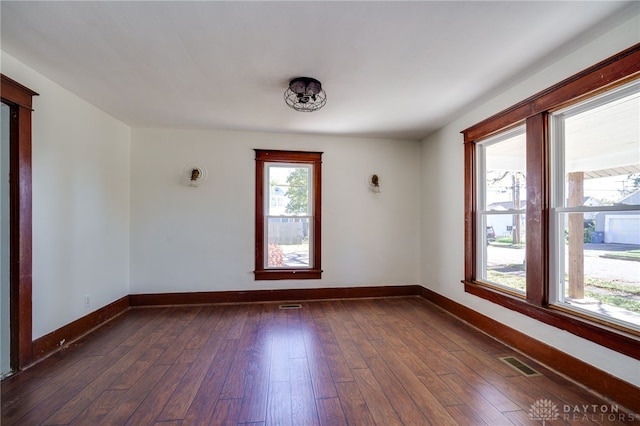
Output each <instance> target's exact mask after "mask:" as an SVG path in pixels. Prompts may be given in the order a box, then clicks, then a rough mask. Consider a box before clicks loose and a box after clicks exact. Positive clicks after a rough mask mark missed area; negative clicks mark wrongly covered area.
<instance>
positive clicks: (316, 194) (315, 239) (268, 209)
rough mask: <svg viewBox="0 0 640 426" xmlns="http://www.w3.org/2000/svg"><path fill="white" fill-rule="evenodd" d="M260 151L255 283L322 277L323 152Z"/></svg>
mask: <svg viewBox="0 0 640 426" xmlns="http://www.w3.org/2000/svg"><path fill="white" fill-rule="evenodd" d="M255 151H256V215H255V232H256V238H255V270H254V275H255V279H256V280H281V279H319V278H321V275H322V269H321V267H320V258H321V256H320V253H321V252H320V242H321V232H320V230H321V216H320V214H321V210H320V207H321V203H320V200H321V176H322V174H321V167H322V153H321V152H306V151H276V150H261V149H256V150H255Z"/></svg>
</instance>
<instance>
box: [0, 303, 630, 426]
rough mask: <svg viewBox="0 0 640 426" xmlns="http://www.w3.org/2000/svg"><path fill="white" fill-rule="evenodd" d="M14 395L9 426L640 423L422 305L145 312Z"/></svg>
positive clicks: (21, 379) (75, 348)
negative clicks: (540, 408) (523, 368)
mask: <svg viewBox="0 0 640 426" xmlns="http://www.w3.org/2000/svg"><path fill="white" fill-rule="evenodd" d="M503 356H516V357H517V358H518V359H520V360H521V361H523V362H525V363H527V364H528V365H529V366H531V367H533V368H534V369H536V370H537V371H539V372H540V373H542V375H540V376H534V377H525V376H524V375H522V374H520V373H519V372H518V371H516V370H514V369H513V368H511V367H510V366H508V365H506V364H505V363H504V362H502V361H500V360H499V357H503ZM1 398H2V407H1V408H2V413H1V422H0V423H1V424H2V425H3V426H8V425H21V426H24V425H27V426H29V425H163V426H169V425H294V426H298V425H331V426H338V425H384V426H389V425H437V426H441V425H512V424H515V425H530V424H572V425H577V424H579V425H614V424H625V423H630V424H631V423H634V420H635V421H640V418H637V419H635V418H634V417H632V416H633V414H632V413H629V412H626V411H624V410H623V408H622V407H617V408H618V410H619V411H618V412H616V413H615V415H614V413H612V412H611V410H615V408H616V406H615V404H613V407H612V404H611V403H610V402H608V401H605V400H603V399H602V398H601V397H599V396H597V395H595V394H592V393H591V392H589V391H588V390H586V389H584V388H582V387H581V386H578V385H576V384H575V383H573V382H571V381H569V380H567V379H565V378H563V377H561V376H559V375H557V374H555V373H553V372H551V371H549V370H548V369H546V368H545V367H543V366H541V365H538V364H537V363H535V362H534V361H532V360H530V359H527V358H526V357H524V356H522V355H520V354H518V353H516V352H514V351H513V350H511V349H509V348H507V347H506V346H504V345H502V344H500V343H499V342H497V341H495V340H493V339H491V338H489V337H488V336H486V335H484V334H483V333H481V332H479V331H477V330H476V329H474V328H472V327H470V326H468V325H467V324H465V323H463V322H461V321H459V320H457V319H455V318H454V317H452V316H450V315H449V314H447V313H445V312H444V311H442V310H440V309H439V308H437V307H436V306H435V305H432V304H431V303H429V302H427V301H425V300H424V299H421V298H418V297H401V298H380V299H356V300H332V301H317V302H302V308H301V309H279V304H277V303H263V304H260V303H256V304H239V305H205V306H187V307H184V306H183V307H162V308H137V309H131V310H129V311H127V312H125V313H124V314H123V315H121V316H119V317H118V318H116V319H114V320H113V321H111V322H109V323H107V324H106V325H104V326H103V327H101V328H100V329H98V330H97V331H96V332H94V333H92V334H91V335H89V336H87V337H85V338H84V339H82V340H80V341H78V342H76V343H74V344H72V345H71V346H70V347H69V348H66V349H64V350H63V351H61V352H58V353H56V354H54V355H53V356H51V357H49V358H47V359H46V360H44V361H42V362H41V363H39V364H37V365H35V366H33V367H32V368H30V369H28V370H26V371H24V372H22V373H20V374H17V375H15V376H13V377H10V378H8V379H6V380H4V381H3V382H2V392H1ZM541 401H545V402H547V403H548V404H552V406H551V411H546V412H544V413H543V414H538V419H537V420H535V419H532V416H531V415H530V414H531V410H532V407H533V405H534V404H540V403H541ZM584 405H589V406H594V405H596V406H598V407H599V408H598V409H589V408H587V409H585V408H581V409H579V410H578V411H577V412H576V410H575V406H584ZM566 407H571V412H570V413H566V411H567V408H566ZM602 407H607V410H608V412H606V413H605V412H603V408H602ZM547 408H549V406H548V405H547ZM553 408H555V409H557V418H556V416H555V414H556V412H554V411H553V410H552V409H553ZM585 410H586V411H585ZM533 417H535V416H533ZM554 419H555V420H554ZM636 424H637V423H636Z"/></svg>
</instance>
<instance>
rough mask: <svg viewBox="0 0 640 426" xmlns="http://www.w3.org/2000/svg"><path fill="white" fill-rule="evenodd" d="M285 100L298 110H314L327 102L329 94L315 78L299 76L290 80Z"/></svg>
mask: <svg viewBox="0 0 640 426" xmlns="http://www.w3.org/2000/svg"><path fill="white" fill-rule="evenodd" d="M284 101H285V102H286V103H287V105H289V106H290V107H291V108H293V109H295V110H296V111H301V112H313V111H317V110H319V109H320V108H322V107H323V106H324V104H326V103H327V94H326V93H325V91H324V90H323V89H322V84H321V83H320V82H319V81H318V80H316V79H315V78H310V77H298V78H294V79H293V80H291V81H290V82H289V88H288V89H287V90H285V92H284Z"/></svg>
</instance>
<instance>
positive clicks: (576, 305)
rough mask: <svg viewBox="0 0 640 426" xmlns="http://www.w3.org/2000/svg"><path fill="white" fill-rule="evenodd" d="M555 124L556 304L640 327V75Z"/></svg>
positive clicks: (557, 116)
mask: <svg viewBox="0 0 640 426" xmlns="http://www.w3.org/2000/svg"><path fill="white" fill-rule="evenodd" d="M550 123H551V149H552V151H551V159H552V171H551V179H552V180H551V182H552V186H551V199H552V206H551V207H552V208H551V219H552V225H553V226H552V242H553V244H552V248H551V253H552V256H551V262H550V264H551V273H552V275H551V280H550V303H552V304H554V305H556V306H559V307H562V308H565V309H570V310H573V311H576V312H579V313H580V314H582V315H587V316H592V317H594V318H598V319H600V320H604V321H606V322H611V323H615V324H618V325H621V326H624V327H630V328H633V329H637V330H640V298H639V297H638V296H640V262H637V261H633V259H634V256H636V255H638V254H640V81H635V82H632V83H629V84H627V85H624V86H621V87H618V88H617V89H615V90H611V91H608V92H605V93H604V94H602V95H600V96H597V97H594V98H591V99H589V100H587V101H585V102H582V103H580V104H577V105H572V106H570V107H568V108H565V109H562V110H560V111H557V112H555V113H553V114H552V115H551V119H550Z"/></svg>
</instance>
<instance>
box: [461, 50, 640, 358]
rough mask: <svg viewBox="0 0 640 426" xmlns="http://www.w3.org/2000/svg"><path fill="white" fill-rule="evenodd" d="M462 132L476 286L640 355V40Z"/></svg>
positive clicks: (469, 273) (470, 285) (469, 261)
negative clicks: (638, 43) (639, 350)
mask: <svg viewBox="0 0 640 426" xmlns="http://www.w3.org/2000/svg"><path fill="white" fill-rule="evenodd" d="M463 134H464V140H465V278H464V280H463V283H464V285H465V290H466V291H467V292H469V293H472V294H475V295H477V296H479V297H483V298H485V299H488V300H491V301H492V302H495V303H498V304H500V305H503V306H506V307H508V308H509V309H513V310H515V311H518V312H520V313H523V314H525V315H529V316H531V317H534V318H536V319H538V320H540V321H543V322H545V323H548V324H551V325H553V326H556V327H558V328H561V329H563V330H566V331H569V332H571V333H573V334H576V335H578V336H581V337H583V338H586V339H589V340H592V341H594V342H596V343H599V344H601V345H604V346H607V347H609V348H611V349H614V350H616V351H618V352H621V353H624V354H626V355H628V356H631V357H634V358H636V359H640V353H639V352H638V350H637V348H638V345H639V344H640V338H639V337H640V261H639V260H640V45H635V46H633V47H631V48H629V49H627V50H625V51H624V52H620V53H619V54H617V55H615V56H613V57H611V58H609V59H607V60H605V61H603V62H600V63H598V64H596V65H594V66H593V67H591V68H589V69H587V70H585V71H583V72H581V73H578V74H576V75H574V76H572V77H570V78H568V79H567V80H565V81H562V82H560V83H558V84H556V85H555V86H552V87H550V88H549V89H547V90H544V91H543V92H540V93H539V94H536V95H534V96H532V97H531V98H528V99H526V100H524V101H522V102H520V103H518V104H516V105H514V106H513V107H511V108H509V109H507V110H505V111H503V112H501V113H498V114H496V115H495V116H492V117H490V118H488V119H486V120H484V121H482V122H480V123H478V124H476V125H474V126H472V127H470V128H468V129H466V130H464V131H463ZM516 254H517V255H516Z"/></svg>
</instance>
